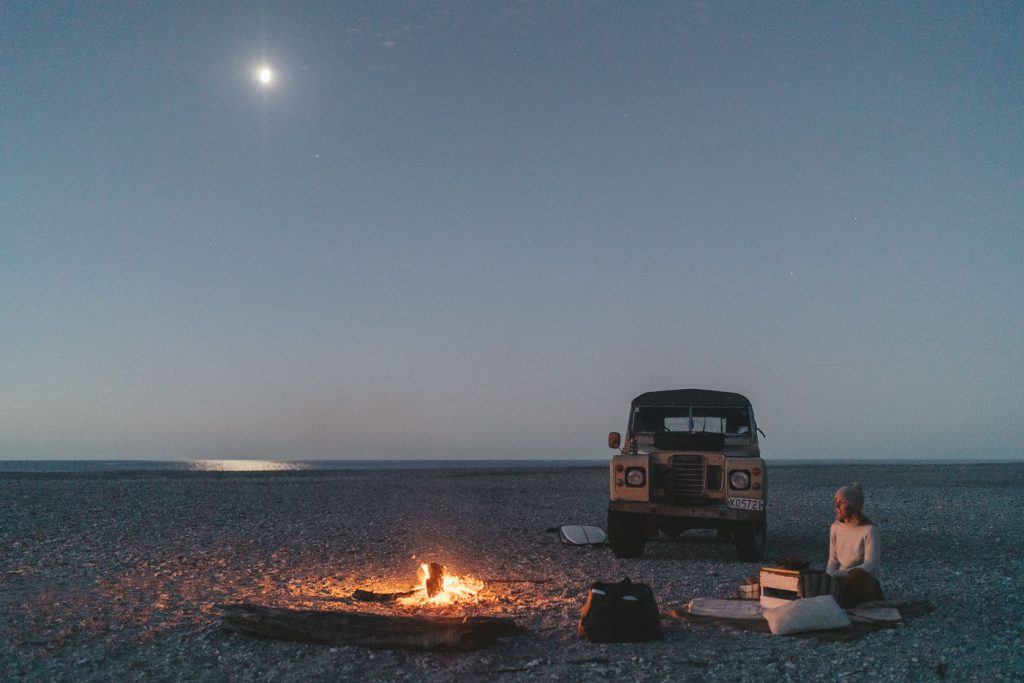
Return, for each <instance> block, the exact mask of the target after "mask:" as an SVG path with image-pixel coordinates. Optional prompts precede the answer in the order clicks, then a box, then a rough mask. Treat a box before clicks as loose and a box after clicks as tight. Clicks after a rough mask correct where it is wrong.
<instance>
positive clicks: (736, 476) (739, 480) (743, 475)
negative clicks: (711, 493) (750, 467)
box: [729, 470, 750, 491]
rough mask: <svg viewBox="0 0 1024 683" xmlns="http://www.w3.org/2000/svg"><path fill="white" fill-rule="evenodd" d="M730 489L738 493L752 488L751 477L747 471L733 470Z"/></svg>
mask: <svg viewBox="0 0 1024 683" xmlns="http://www.w3.org/2000/svg"><path fill="white" fill-rule="evenodd" d="M729 487H730V488H732V489H735V490H737V491H744V490H746V489H748V488H750V475H749V474H748V473H747V471H746V470H733V471H732V472H730V473H729Z"/></svg>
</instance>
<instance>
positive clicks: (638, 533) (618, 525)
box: [608, 510, 647, 558]
mask: <svg viewBox="0 0 1024 683" xmlns="http://www.w3.org/2000/svg"><path fill="white" fill-rule="evenodd" d="M646 541H647V520H646V519H645V518H644V516H643V515H631V514H629V513H628V512H612V511H611V510H609V511H608V542H609V543H610V544H611V546H612V552H613V553H615V557H622V558H630V557H640V556H641V555H643V554H644V543H645V542H646Z"/></svg>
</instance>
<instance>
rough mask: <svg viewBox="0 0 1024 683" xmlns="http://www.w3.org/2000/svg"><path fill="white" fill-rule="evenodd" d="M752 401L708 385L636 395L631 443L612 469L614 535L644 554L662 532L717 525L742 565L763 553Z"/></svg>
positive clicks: (761, 480)
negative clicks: (651, 542)
mask: <svg viewBox="0 0 1024 683" xmlns="http://www.w3.org/2000/svg"><path fill="white" fill-rule="evenodd" d="M758 431H759V430H758V428H757V423H756V422H755V421H754V411H753V409H752V408H751V405H750V401H748V400H747V398H746V397H744V396H741V395H740V394H734V393H730V392H725V391H708V390H704V389H677V390H674V391H650V392H647V393H646V394H641V395H640V396H637V397H636V398H635V399H633V403H632V405H631V406H630V410H629V423H628V427H627V429H626V439H625V442H623V441H622V438H621V436H620V434H619V433H618V432H612V433H611V434H609V435H608V447H609V448H618V449H619V451H620V452H619V454H618V455H616V456H614V457H613V458H612V462H611V467H610V471H609V479H610V482H609V484H610V488H611V496H610V502H609V504H608V540H609V542H610V543H611V546H612V551H613V552H614V553H615V555H616V556H617V557H639V556H640V555H642V554H643V551H644V544H645V542H646V541H647V540H648V539H650V538H652V537H654V536H655V535H657V533H658V532H659V531H660V532H662V533H664V534H666V535H668V536H670V537H675V536H678V535H679V534H680V533H682V532H683V531H685V530H686V529H717V530H718V531H719V535H720V536H728V535H731V536H732V537H733V539H734V541H735V543H736V555H737V556H738V557H739V559H740V560H742V561H744V562H756V561H758V560H760V559H761V558H762V557H763V556H764V551H765V543H766V540H767V531H768V523H767V517H766V514H765V502H766V500H767V498H766V488H765V484H766V472H765V465H764V460H762V459H761V451H760V446H759V445H758V441H757V434H758Z"/></svg>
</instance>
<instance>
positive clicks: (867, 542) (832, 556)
mask: <svg viewBox="0 0 1024 683" xmlns="http://www.w3.org/2000/svg"><path fill="white" fill-rule="evenodd" d="M881 549H882V542H881V539H879V537H878V527H876V526H875V525H874V524H866V525H864V526H858V525H856V524H853V523H847V522H833V523H832V528H831V529H829V534H828V567H826V568H825V571H826V572H828V574H829V575H830V576H837V577H840V578H841V577H843V576H846V575H847V574H848V573H849V572H850V570H851V569H857V568H860V569H863V570H864V571H866V572H867V573H868V574H871V576H873V577H875V578H876V579H877V578H878V556H879V553H880V551H881Z"/></svg>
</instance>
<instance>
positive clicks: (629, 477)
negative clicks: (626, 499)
mask: <svg viewBox="0 0 1024 683" xmlns="http://www.w3.org/2000/svg"><path fill="white" fill-rule="evenodd" d="M645 481H647V473H646V472H644V471H643V469H642V468H640V467H630V468H629V469H628V470H626V484H627V485H628V486H643V485H644V482H645Z"/></svg>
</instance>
